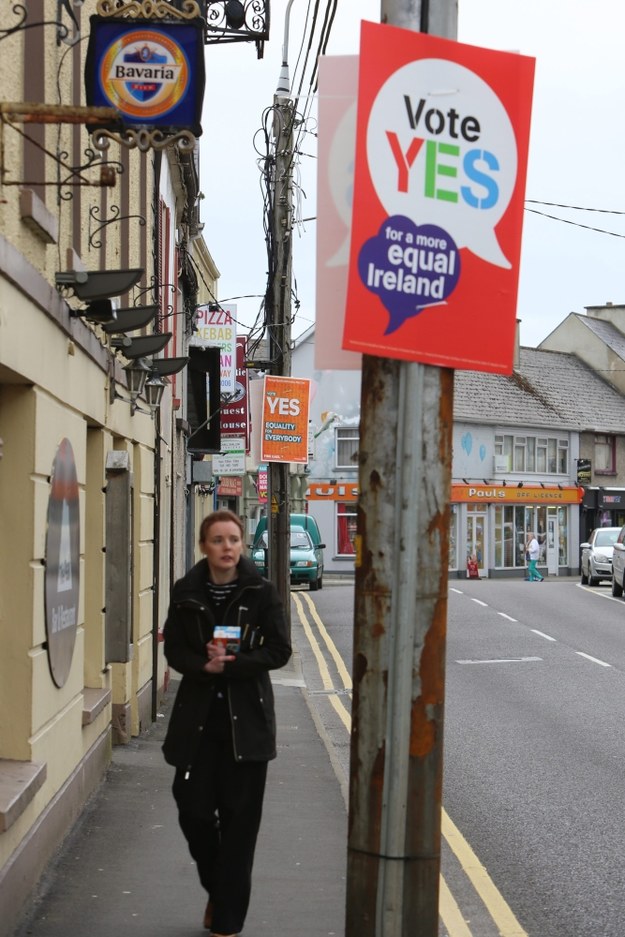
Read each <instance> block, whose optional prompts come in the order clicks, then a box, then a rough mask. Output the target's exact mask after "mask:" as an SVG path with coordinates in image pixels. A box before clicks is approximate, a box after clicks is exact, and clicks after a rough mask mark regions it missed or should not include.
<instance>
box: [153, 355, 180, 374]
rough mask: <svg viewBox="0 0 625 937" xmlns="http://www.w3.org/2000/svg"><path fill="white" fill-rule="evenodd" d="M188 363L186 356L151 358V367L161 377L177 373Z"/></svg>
mask: <svg viewBox="0 0 625 937" xmlns="http://www.w3.org/2000/svg"><path fill="white" fill-rule="evenodd" d="M188 363H189V359H188V358H153V359H152V368H153V370H154V371H156V373H157V374H160V376H161V377H168V376H170V375H172V374H179V372H180V371H182V369H183V368H184V367H186V366H187V365H188Z"/></svg>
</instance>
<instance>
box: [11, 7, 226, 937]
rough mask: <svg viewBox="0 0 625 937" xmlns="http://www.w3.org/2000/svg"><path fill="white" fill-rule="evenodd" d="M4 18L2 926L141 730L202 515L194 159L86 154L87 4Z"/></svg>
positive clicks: (150, 711)
mask: <svg viewBox="0 0 625 937" xmlns="http://www.w3.org/2000/svg"><path fill="white" fill-rule="evenodd" d="M5 12H6V14H7V17H8V20H7V21H5V22H3V31H2V32H1V33H0V51H1V52H2V54H1V55H0V76H1V79H2V87H3V89H4V96H5V97H6V98H7V101H5V102H4V104H3V111H2V115H1V119H2V127H1V128H0V129H1V131H2V134H3V147H2V152H1V154H0V189H1V191H0V438H1V440H2V442H1V443H0V456H1V457H0V530H1V531H2V536H1V537H0V650H1V653H0V934H1V935H5V934H6V935H8V934H11V933H13V927H14V924H15V921H16V918H17V916H18V914H19V912H20V910H21V907H22V905H23V902H24V901H25V900H26V899H27V897H28V895H29V893H30V890H31V889H32V887H33V886H34V885H35V883H36V881H37V879H38V877H39V875H40V874H41V872H42V871H43V869H44V868H45V865H46V863H47V861H48V860H49V858H50V857H51V856H52V855H53V854H54V853H55V852H56V850H57V849H58V847H59V844H60V842H61V840H62V839H63V837H64V835H65V834H66V832H67V831H68V830H69V828H70V827H71V825H72V824H73V822H74V821H75V819H76V817H77V816H78V815H79V812H80V810H81V809H82V806H83V805H84V803H85V802H86V800H87V799H88V797H89V796H90V794H91V793H92V791H93V790H94V789H95V788H96V787H97V785H98V784H99V782H100V781H101V779H102V777H103V775H104V773H105V771H106V769H107V766H108V764H109V761H110V756H111V748H112V745H113V744H124V743H125V742H127V741H128V740H129V739H131V738H132V736H136V735H138V734H139V733H140V732H141V731H142V730H143V729H144V728H146V727H147V726H148V725H149V724H151V722H152V721H153V719H154V718H155V713H156V709H157V705H158V700H159V694H160V693H161V691H162V689H163V687H164V685H165V683H166V681H167V671H166V666H165V661H164V658H163V654H162V645H161V644H160V642H159V633H160V629H161V627H162V623H163V621H164V618H165V614H166V610H167V605H168V601H169V594H170V587H171V582H172V579H173V578H175V577H177V576H178V575H181V574H182V573H183V572H184V570H185V569H186V567H187V565H188V563H189V558H190V555H191V554H192V553H193V547H191V548H190V547H189V537H188V518H189V516H193V514H194V512H195V513H199V512H200V511H201V508H202V505H201V499H200V497H199V495H198V494H197V492H196V491H195V490H194V488H193V486H191V485H190V484H189V479H190V467H189V465H190V460H189V458H188V454H187V451H186V440H187V437H188V433H189V423H188V414H187V398H188V394H187V377H186V373H185V365H186V361H187V358H186V353H187V344H188V340H189V336H190V334H191V332H192V330H193V315H194V310H195V307H196V305H197V301H198V299H197V294H198V280H201V281H202V282H204V283H205V284H206V286H207V289H208V290H209V292H210V293H212V294H213V295H216V283H217V277H218V272H217V270H216V268H215V266H214V264H213V263H212V261H211V259H210V255H209V254H208V252H207V250H206V248H205V247H200V246H199V245H200V236H201V225H200V224H199V217H198V211H197V207H198V201H197V200H198V197H199V180H198V172H197V151H196V152H188V151H187V152H185V153H180V152H178V151H174V150H173V149H171V148H168V147H165V148H164V149H162V150H160V151H158V152H157V151H155V150H151V149H149V150H147V151H145V152H144V151H141V150H139V149H128V148H126V147H124V146H122V145H120V144H117V143H111V145H110V146H109V148H108V149H107V150H106V151H105V152H99V151H96V150H95V149H94V147H93V139H92V137H91V136H90V134H89V132H88V130H87V128H86V125H85V120H86V117H85V112H84V107H85V100H84V88H83V77H82V76H83V73H84V66H85V46H86V44H85V43H84V42H81V41H80V39H81V38H85V36H86V31H87V30H88V28H89V16H90V14H91V13H93V12H95V3H91V2H89V3H85V4H78V3H76V4H57V3H56V2H52V0H34V2H32V3H31V2H29V3H28V4H27V5H25V6H24V7H19V6H18V7H13V8H12V10H10V11H5ZM81 28H83V29H84V30H85V33H84V34H83V35H82V36H81ZM55 40H57V41H55ZM29 102H35V103H29ZM200 271H201V277H199V276H198V274H199V272H200ZM113 282H114V283H115V284H116V285H115V286H113ZM103 284H104V285H103ZM141 372H143V373H141ZM146 377H147V378H148V381H147V383H145V386H144V389H141V387H140V386H139V383H143V382H145V378H146ZM136 380H139V383H135V381H136ZM148 385H149V386H148ZM154 391H158V393H162V398H161V400H160V403H158V402H157V401H156V396H152V394H153V392H154Z"/></svg>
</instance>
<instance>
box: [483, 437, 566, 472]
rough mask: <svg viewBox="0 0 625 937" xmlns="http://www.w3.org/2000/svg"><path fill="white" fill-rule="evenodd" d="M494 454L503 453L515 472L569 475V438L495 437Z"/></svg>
mask: <svg viewBox="0 0 625 937" xmlns="http://www.w3.org/2000/svg"><path fill="white" fill-rule="evenodd" d="M495 454H496V455H501V456H505V457H506V459H507V461H508V465H509V466H510V465H511V466H513V469H514V471H515V472H526V473H528V474H530V473H531V474H536V475H546V474H550V475H568V474H569V441H568V439H558V438H557V437H555V436H512V435H508V434H504V433H502V434H501V435H498V436H495Z"/></svg>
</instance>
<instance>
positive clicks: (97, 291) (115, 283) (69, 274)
mask: <svg viewBox="0 0 625 937" xmlns="http://www.w3.org/2000/svg"><path fill="white" fill-rule="evenodd" d="M142 276H143V269H142V268H139V267H134V268H132V269H129V270H89V271H88V270H67V271H65V272H64V273H56V274H55V277H54V280H55V283H56V287H57V289H71V290H72V291H73V293H74V296H76V297H77V298H78V299H81V300H82V301H83V302H84V303H91V302H94V301H95V300H97V299H110V298H111V297H112V296H121V295H122V294H123V293H127V292H128V290H129V289H131V287H133V286H134V285H135V283H138V282H139V280H140V279H141V277H142Z"/></svg>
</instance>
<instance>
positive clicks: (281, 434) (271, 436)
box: [260, 375, 310, 464]
mask: <svg viewBox="0 0 625 937" xmlns="http://www.w3.org/2000/svg"><path fill="white" fill-rule="evenodd" d="M309 405H310V381H309V380H308V379H306V378H299V377H272V376H270V375H268V376H267V377H266V378H265V384H264V388H263V422H262V434H261V449H260V458H261V461H262V462H301V463H303V464H306V462H308V410H309Z"/></svg>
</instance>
